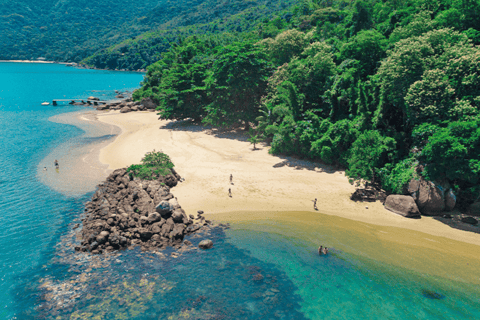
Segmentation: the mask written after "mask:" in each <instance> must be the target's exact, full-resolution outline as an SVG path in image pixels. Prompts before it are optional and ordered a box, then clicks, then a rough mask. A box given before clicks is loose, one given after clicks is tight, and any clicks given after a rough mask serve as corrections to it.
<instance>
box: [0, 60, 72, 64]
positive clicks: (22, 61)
mask: <svg viewBox="0 0 480 320" xmlns="http://www.w3.org/2000/svg"><path fill="white" fill-rule="evenodd" d="M0 62H15V63H47V64H52V63H54V64H70V63H72V62H58V61H42V60H0Z"/></svg>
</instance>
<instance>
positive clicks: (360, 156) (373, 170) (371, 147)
mask: <svg viewBox="0 0 480 320" xmlns="http://www.w3.org/2000/svg"><path fill="white" fill-rule="evenodd" d="M395 144H396V142H395V140H394V139H393V138H390V137H384V136H382V135H381V134H380V132H378V131H377V130H369V131H365V132H364V133H362V134H361V135H360V136H359V137H358V138H357V140H355V142H354V143H353V144H352V147H351V149H350V150H349V153H350V154H349V158H348V160H347V161H348V169H347V171H346V174H347V176H349V177H350V178H352V179H365V180H370V181H372V182H377V181H376V178H377V171H378V168H380V167H382V166H383V165H384V164H385V162H386V160H387V159H386V156H387V153H388V152H389V151H392V150H394V148H395Z"/></svg>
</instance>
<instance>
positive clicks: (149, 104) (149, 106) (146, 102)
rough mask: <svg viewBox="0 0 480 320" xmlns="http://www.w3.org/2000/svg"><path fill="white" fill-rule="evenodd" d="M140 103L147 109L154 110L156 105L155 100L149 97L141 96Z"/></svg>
mask: <svg viewBox="0 0 480 320" xmlns="http://www.w3.org/2000/svg"><path fill="white" fill-rule="evenodd" d="M141 103H142V105H143V106H144V107H145V108H147V109H153V110H154V109H155V108H156V107H157V105H156V104H155V102H153V100H152V99H151V98H143V99H142V102H141Z"/></svg>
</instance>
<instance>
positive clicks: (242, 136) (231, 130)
mask: <svg viewBox="0 0 480 320" xmlns="http://www.w3.org/2000/svg"><path fill="white" fill-rule="evenodd" d="M160 129H167V130H173V131H184V132H203V133H205V134H208V135H212V136H214V137H217V138H220V139H229V140H237V141H247V140H248V136H247V131H245V130H244V129H243V128H241V127H238V126H235V127H227V128H216V127H213V126H211V125H205V124H203V123H201V122H198V121H194V120H193V119H186V120H176V121H171V122H168V123H167V124H165V125H163V126H160ZM257 149H258V148H257Z"/></svg>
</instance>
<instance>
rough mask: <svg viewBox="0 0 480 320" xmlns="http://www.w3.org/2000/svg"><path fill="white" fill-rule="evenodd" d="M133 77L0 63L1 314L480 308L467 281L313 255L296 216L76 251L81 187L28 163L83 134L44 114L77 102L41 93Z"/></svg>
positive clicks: (400, 312) (122, 85)
mask: <svg viewBox="0 0 480 320" xmlns="http://www.w3.org/2000/svg"><path fill="white" fill-rule="evenodd" d="M141 80H142V75H141V74H136V73H118V72H117V73H115V72H106V71H94V70H79V69H72V68H67V67H64V66H62V65H39V64H14V63H0V130H1V131H0V150H1V152H0V214H1V218H0V230H1V233H0V277H1V278H0V279H1V282H0V319H94V318H95V319H479V318H480V307H479V306H480V303H479V297H480V289H479V288H478V286H475V285H470V284H468V283H463V282H456V281H453V280H447V279H442V278H440V277H435V276H426V275H423V274H421V273H418V272H414V271H411V270H406V269H402V268H400V267H394V266H391V265H387V264H384V263H381V262H378V261H373V260H368V259H364V258H362V257H360V256H357V255H355V254H348V253H345V252H343V251H342V250H341V249H340V248H333V249H332V252H331V254H330V255H329V256H328V257H319V256H318V254H316V248H314V247H313V246H312V245H311V243H309V242H308V241H307V240H306V239H308V238H309V235H305V234H302V232H303V231H302V229H301V228H298V229H296V227H294V226H283V225H282V224H280V223H271V222H261V221H259V222H258V224H259V225H260V228H251V227H249V226H247V225H242V224H240V223H239V224H237V225H234V226H233V228H232V229H229V230H226V231H224V230H222V229H220V228H216V229H214V230H213V231H212V232H211V234H209V235H204V236H201V237H192V238H190V239H189V240H190V241H191V242H192V243H193V244H194V245H196V244H198V242H199V241H200V240H201V239H203V237H208V238H210V239H212V240H213V241H214V243H215V246H214V248H213V249H212V250H209V251H196V250H193V251H189V252H185V253H183V254H182V255H181V256H180V257H178V258H173V257H171V256H170V254H171V250H166V251H164V252H163V253H162V254H161V255H159V254H155V253H148V252H140V250H138V249H134V250H126V251H122V252H119V253H118V254H115V255H111V256H108V257H99V256H95V257H91V256H88V255H84V254H76V253H75V252H74V250H73V245H74V244H75V243H76V242H77V241H78V240H77V239H76V238H75V233H74V231H72V227H73V225H74V224H76V223H79V222H81V220H80V219H81V213H82V210H83V204H84V202H85V201H87V200H88V199H89V197H90V196H91V193H88V194H85V195H82V196H77V197H66V196H62V195H61V194H60V193H58V192H55V191H53V190H51V189H49V188H47V187H46V186H44V185H42V184H41V183H40V182H39V181H38V180H37V178H36V174H37V166H38V163H39V162H40V161H41V160H42V159H43V158H45V156H46V155H47V154H49V152H50V151H51V150H52V149H54V148H55V147H57V146H59V145H61V144H62V143H64V142H65V141H68V140H70V139H73V138H78V137H79V136H81V134H82V131H81V130H79V129H78V128H76V127H73V126H69V125H65V124H59V123H54V122H50V121H48V118H50V117H51V116H54V115H57V114H59V113H62V112H71V111H75V110H82V109H83V107H72V106H66V107H52V106H46V107H44V106H41V105H40V103H41V102H43V101H50V100H52V99H54V98H57V99H58V98H62V97H63V96H65V97H66V98H75V97H79V98H84V97H85V96H89V95H96V96H101V97H102V98H105V99H108V98H113V96H114V95H115V93H114V90H125V89H133V88H135V87H137V86H138V83H139V82H140V81H141ZM92 90H98V91H97V92H92ZM80 142H81V141H80ZM88 142H89V141H84V142H83V143H88ZM173 192H174V190H173ZM322 228H323V229H322ZM328 228H331V226H328V225H325V226H322V227H319V229H318V230H316V232H317V233H318V238H319V239H320V241H323V242H325V243H333V242H335V241H336V242H337V243H342V242H345V243H347V242H348V241H347V240H345V239H348V238H349V237H352V235H351V234H346V233H342V232H338V233H333V234H334V237H336V239H331V238H328V237H326V236H324V238H322V235H326V234H331V230H327V229H328ZM259 229H260V230H261V231H258V230H259ZM316 237H317V236H316ZM334 240H335V241H334ZM378 246H379V247H380V248H381V250H386V251H387V250H390V248H388V247H387V246H386V245H385V244H383V243H380V242H379V243H378ZM446 258H448V257H446ZM477 261H478V260H477ZM452 263H455V261H452ZM471 276H472V277H474V278H475V277H476V278H478V277H479V275H478V274H472V275H471ZM425 290H429V291H428V292H434V293H435V296H434V297H437V298H440V299H432V296H430V297H429V296H428V294H425V293H426V291H425Z"/></svg>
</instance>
